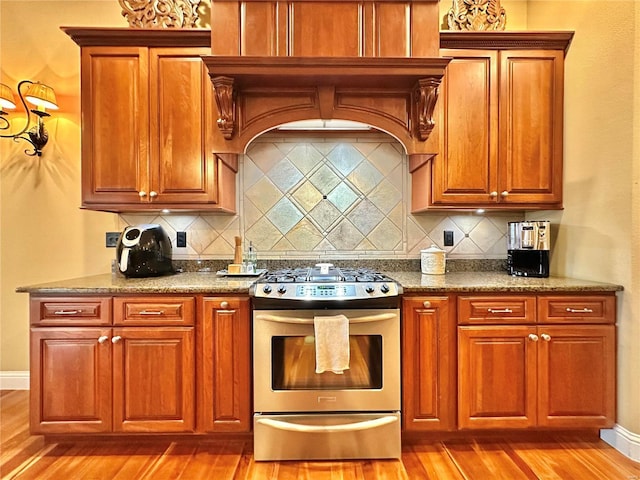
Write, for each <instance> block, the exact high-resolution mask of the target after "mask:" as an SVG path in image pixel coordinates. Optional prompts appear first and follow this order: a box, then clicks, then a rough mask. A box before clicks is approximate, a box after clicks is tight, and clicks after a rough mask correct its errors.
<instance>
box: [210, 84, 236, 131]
mask: <svg viewBox="0 0 640 480" xmlns="http://www.w3.org/2000/svg"><path fill="white" fill-rule="evenodd" d="M211 81H212V82H213V86H214V88H215V94H216V105H217V107H218V114H219V116H218V120H217V121H216V124H217V125H218V128H219V129H220V132H222V136H223V137H224V138H225V139H227V140H229V139H231V137H233V130H234V129H235V125H236V105H235V102H234V91H233V78H229V77H214V78H212V79H211Z"/></svg>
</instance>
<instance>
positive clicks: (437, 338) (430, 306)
mask: <svg viewBox="0 0 640 480" xmlns="http://www.w3.org/2000/svg"><path fill="white" fill-rule="evenodd" d="M402 314H403V318H402V382H403V385H402V392H403V393H402V418H403V428H404V430H405V431H424V430H452V429H453V428H455V411H456V405H455V366H456V362H455V355H456V353H455V352H456V344H455V328H456V326H455V316H454V314H455V309H453V308H449V299H448V297H414V298H411V297H407V298H405V299H404V301H403V307H402Z"/></svg>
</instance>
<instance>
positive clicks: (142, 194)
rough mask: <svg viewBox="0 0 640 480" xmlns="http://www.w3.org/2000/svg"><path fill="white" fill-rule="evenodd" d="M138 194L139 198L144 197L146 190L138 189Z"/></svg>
mask: <svg viewBox="0 0 640 480" xmlns="http://www.w3.org/2000/svg"><path fill="white" fill-rule="evenodd" d="M138 195H140V198H144V197H146V196H147V192H145V191H144V190H140V191H139V192H138Z"/></svg>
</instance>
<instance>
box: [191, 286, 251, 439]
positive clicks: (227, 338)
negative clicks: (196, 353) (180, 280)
mask: <svg viewBox="0 0 640 480" xmlns="http://www.w3.org/2000/svg"><path fill="white" fill-rule="evenodd" d="M202 311H203V319H202V324H201V325H200V328H201V329H202V334H201V336H200V338H201V341H202V345H201V354H200V368H199V371H200V375H201V377H200V382H199V384H200V389H201V391H200V395H199V405H200V408H199V411H200V415H201V416H200V425H201V428H202V429H203V430H204V431H207V432H248V431H250V430H251V415H252V407H251V366H250V362H251V320H250V315H249V299H248V298H236V297H220V298H206V299H204V301H203V309H202Z"/></svg>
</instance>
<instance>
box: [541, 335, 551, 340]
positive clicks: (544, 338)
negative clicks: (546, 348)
mask: <svg viewBox="0 0 640 480" xmlns="http://www.w3.org/2000/svg"><path fill="white" fill-rule="evenodd" d="M540 337H542V339H543V340H544V341H545V342H548V341H549V340H551V335H549V334H548V333H543V334H542V335H540Z"/></svg>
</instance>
